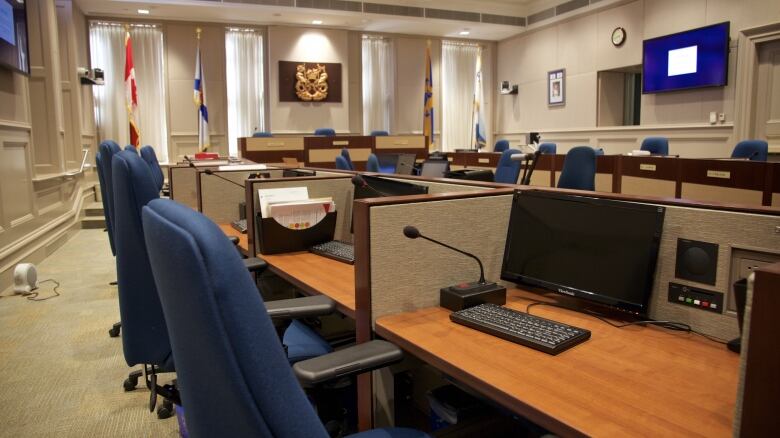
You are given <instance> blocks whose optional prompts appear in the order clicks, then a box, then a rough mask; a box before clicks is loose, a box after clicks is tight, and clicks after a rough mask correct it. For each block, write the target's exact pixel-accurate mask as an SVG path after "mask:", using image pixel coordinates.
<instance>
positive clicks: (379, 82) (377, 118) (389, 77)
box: [362, 35, 395, 135]
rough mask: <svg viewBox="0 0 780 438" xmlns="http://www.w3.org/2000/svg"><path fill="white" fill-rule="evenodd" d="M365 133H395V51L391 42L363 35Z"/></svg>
mask: <svg viewBox="0 0 780 438" xmlns="http://www.w3.org/2000/svg"><path fill="white" fill-rule="evenodd" d="M362 47H363V49H362V53H363V133H364V134H366V135H368V134H370V133H371V131H387V132H392V125H393V111H394V108H395V102H394V95H395V90H394V88H395V51H394V49H393V42H392V40H389V39H387V38H382V37H374V36H368V35H363V46H362Z"/></svg>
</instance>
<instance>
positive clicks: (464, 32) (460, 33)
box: [458, 30, 471, 36]
mask: <svg viewBox="0 0 780 438" xmlns="http://www.w3.org/2000/svg"><path fill="white" fill-rule="evenodd" d="M469 33H471V32H469V31H467V30H462V31H460V32H458V34H459V35H463V36H465V35H468V34H469Z"/></svg>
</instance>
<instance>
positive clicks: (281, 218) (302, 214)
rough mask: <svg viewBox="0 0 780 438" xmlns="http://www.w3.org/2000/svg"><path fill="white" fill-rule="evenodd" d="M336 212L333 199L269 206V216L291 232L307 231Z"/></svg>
mask: <svg viewBox="0 0 780 438" xmlns="http://www.w3.org/2000/svg"><path fill="white" fill-rule="evenodd" d="M334 211H336V204H335V203H334V202H333V199H332V198H317V199H309V200H306V201H295V202H285V203H279V204H271V205H269V206H268V213H269V215H270V216H271V217H272V218H274V220H275V221H276V222H278V223H279V224H280V225H282V226H284V227H285V228H289V229H291V230H305V229H307V228H311V227H313V226H314V225H316V224H318V223H319V222H320V221H321V220H323V219H324V218H325V216H326V215H327V214H328V213H331V212H334Z"/></svg>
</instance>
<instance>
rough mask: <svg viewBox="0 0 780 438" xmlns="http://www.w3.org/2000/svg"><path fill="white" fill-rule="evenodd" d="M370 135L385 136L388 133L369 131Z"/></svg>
mask: <svg viewBox="0 0 780 438" xmlns="http://www.w3.org/2000/svg"><path fill="white" fill-rule="evenodd" d="M371 135H372V136H374V137H387V136H388V135H390V133H389V132H387V131H371Z"/></svg>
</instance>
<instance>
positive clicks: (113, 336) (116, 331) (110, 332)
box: [108, 328, 119, 338]
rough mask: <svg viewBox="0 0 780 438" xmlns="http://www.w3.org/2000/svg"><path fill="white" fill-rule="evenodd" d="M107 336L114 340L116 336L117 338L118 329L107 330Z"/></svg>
mask: <svg viewBox="0 0 780 438" xmlns="http://www.w3.org/2000/svg"><path fill="white" fill-rule="evenodd" d="M108 336H111V337H112V338H116V337H117V336H119V328H110V329H108Z"/></svg>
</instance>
